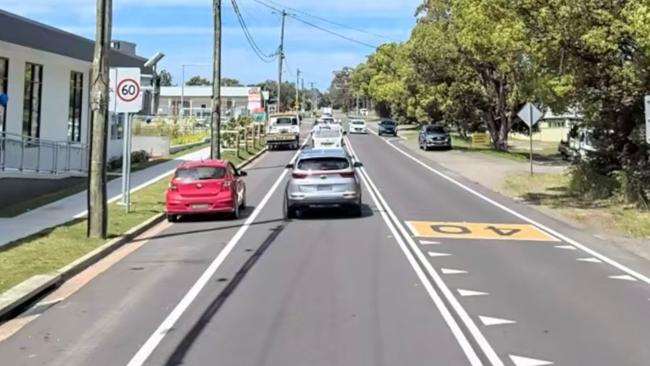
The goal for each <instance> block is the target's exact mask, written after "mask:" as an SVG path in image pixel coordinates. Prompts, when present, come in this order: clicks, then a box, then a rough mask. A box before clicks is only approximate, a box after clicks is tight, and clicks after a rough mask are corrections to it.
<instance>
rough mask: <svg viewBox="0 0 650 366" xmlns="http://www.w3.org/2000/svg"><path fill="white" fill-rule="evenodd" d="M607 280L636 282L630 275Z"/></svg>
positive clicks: (612, 277)
mask: <svg viewBox="0 0 650 366" xmlns="http://www.w3.org/2000/svg"><path fill="white" fill-rule="evenodd" d="M609 278H611V279H613V280H623V281H630V282H636V281H637V279H636V278H634V277H632V276H630V275H620V276H609Z"/></svg>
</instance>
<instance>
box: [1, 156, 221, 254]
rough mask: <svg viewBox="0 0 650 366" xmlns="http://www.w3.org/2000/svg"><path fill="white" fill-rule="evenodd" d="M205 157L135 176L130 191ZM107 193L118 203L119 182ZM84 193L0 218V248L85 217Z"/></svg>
mask: <svg viewBox="0 0 650 366" xmlns="http://www.w3.org/2000/svg"><path fill="white" fill-rule="evenodd" d="M208 155H209V148H205V149H202V150H199V151H195V152H192V153H189V154H187V155H183V156H181V157H178V158H176V159H174V160H170V161H167V162H165V163H161V164H158V165H155V166H152V167H150V168H147V169H143V170H140V171H137V172H134V173H133V174H132V175H131V189H132V190H133V189H136V188H138V187H139V186H141V185H146V184H147V183H151V182H152V181H155V180H157V179H159V178H161V177H163V176H164V175H166V174H169V173H171V172H172V171H173V170H174V168H176V166H177V165H178V164H180V163H181V162H183V161H185V160H199V159H203V158H207V157H208ZM106 191H107V196H108V199H109V200H116V199H119V198H120V197H121V195H122V178H120V179H114V180H112V181H110V182H109V183H108V184H107V187H106ZM86 192H87V191H85V190H84V191H83V192H79V193H77V194H75V195H72V196H69V197H66V198H63V199H61V200H59V201H56V202H53V203H50V204H48V205H45V206H42V207H39V208H37V209H35V210H32V211H30V212H26V213H24V214H22V215H19V216H16V217H11V218H0V247H2V246H5V245H7V244H9V243H11V242H13V241H16V240H18V239H22V238H24V237H27V236H30V235H33V234H36V233H38V232H40V231H42V230H45V229H48V228H51V227H54V226H57V225H61V224H63V223H65V222H68V221H70V220H72V219H74V218H79V217H83V216H85V215H86V212H87V211H86V208H87V202H86V201H87V200H86V199H87V193H86Z"/></svg>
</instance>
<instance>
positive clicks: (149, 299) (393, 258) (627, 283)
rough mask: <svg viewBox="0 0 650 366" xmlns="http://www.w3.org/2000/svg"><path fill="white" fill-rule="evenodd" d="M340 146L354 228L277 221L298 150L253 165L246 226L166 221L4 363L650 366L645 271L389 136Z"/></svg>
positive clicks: (36, 324)
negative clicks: (360, 193) (355, 213)
mask: <svg viewBox="0 0 650 366" xmlns="http://www.w3.org/2000/svg"><path fill="white" fill-rule="evenodd" d="M307 128H308V126H305V131H306V130H307ZM393 140H394V141H393ZM348 145H349V146H350V147H351V149H350V150H351V152H352V153H353V154H354V155H355V156H357V157H358V159H359V160H360V161H362V162H363V163H364V165H365V168H364V169H363V171H362V173H361V175H362V177H363V184H364V204H365V205H364V210H363V216H362V217H361V218H351V217H347V216H345V215H341V214H339V213H338V212H335V211H322V212H314V213H311V214H308V215H306V216H305V217H302V218H301V219H298V220H292V221H285V220H283V219H282V194H283V188H284V185H285V183H286V179H287V178H286V172H285V171H284V166H285V165H286V164H287V163H288V162H289V161H290V160H291V159H292V157H293V155H294V153H295V152H293V151H273V152H270V153H268V154H266V155H265V156H264V157H263V158H261V159H260V160H259V161H258V162H257V163H255V165H253V166H252V167H250V168H248V169H246V170H247V171H248V173H249V176H248V177H247V178H246V179H247V186H248V200H247V201H248V205H249V206H250V207H249V208H248V209H247V210H246V214H245V215H244V217H243V218H242V219H241V220H239V221H227V220H225V219H220V218H207V219H202V220H186V221H184V222H181V223H176V224H173V225H170V224H163V225H162V226H161V227H160V228H159V230H157V231H156V232H155V233H154V234H152V235H149V236H146V237H145V238H141V239H140V240H139V241H137V242H135V243H133V244H131V245H132V246H134V247H133V251H132V252H131V253H129V254H127V255H125V256H124V258H123V259H121V260H116V261H115V263H114V264H112V265H111V266H107V269H106V270H105V271H103V272H101V273H100V274H98V275H97V276H96V277H94V278H93V279H91V280H89V282H88V283H87V284H86V285H85V286H80V288H79V289H78V290H77V291H76V292H72V293H71V294H69V295H67V296H62V297H61V298H60V299H56V301H54V302H53V303H50V304H47V306H41V308H42V309H41V310H42V311H33V312H32V314H33V313H37V315H38V316H33V319H30V320H31V321H29V322H25V323H26V324H25V325H24V326H21V327H20V329H19V330H17V331H16V333H15V334H14V335H13V336H11V337H9V338H8V339H6V340H4V341H2V342H0V364H1V365H5V364H6V365H12V366H13V365H66V366H74V365H97V366H102V365H107V366H108V365H111V366H113V365H129V366H136V365H142V364H146V365H181V364H182V365H220V366H221V365H224V366H231V365H233V366H234V365H242V366H244V365H245V366H249V365H278V366H287V365H323V366H326V365H327V366H330V365H355V366H356V365H390V366H394V365H404V366H406V365H425V364H427V365H445V366H447V365H518V366H534V365H547V364H555V365H580V366H582V365H602V366H613V365H645V366H647V365H648V364H649V362H650V361H649V360H650V316H649V315H650V301H649V298H650V287H649V283H648V279H647V277H645V276H644V274H647V273H650V266H648V264H647V263H645V262H643V261H638V260H637V259H635V258H629V257H627V256H626V255H625V254H621V253H616V252H610V251H609V250H611V249H609V248H607V246H606V244H605V243H599V242H597V240H596V239H593V238H592V237H589V236H587V235H584V234H583V233H579V232H575V230H573V229H571V228H569V227H565V226H564V225H563V224H562V223H560V222H557V221H555V220H554V219H552V218H548V217H544V216H543V215H541V214H539V213H537V212H533V211H531V210H528V209H527V208H526V207H524V206H521V205H519V204H516V203H514V202H511V201H509V200H507V199H505V198H503V197H500V196H498V195H496V194H494V193H491V192H487V191H485V190H482V189H480V188H479V187H476V186H475V185H471V184H470V183H467V182H464V181H463V180H462V179H460V178H458V177H455V176H451V175H449V174H448V173H447V172H444V171H443V170H441V169H440V168H439V167H437V166H436V165H434V164H433V163H432V162H429V161H426V160H417V159H420V158H419V157H418V158H415V155H414V154H411V153H409V152H408V150H406V148H404V147H403V146H401V145H400V144H399V141H398V139H392V138H389V139H384V138H379V137H377V136H375V135H373V134H370V135H365V136H357V135H355V136H350V138H349V143H348ZM508 210H509V211H508ZM590 248H591V249H590ZM603 248H607V249H605V250H604V251H603V250H601V249H603ZM592 249H593V250H592ZM594 250H595V251H594ZM6 326H7V325H5V326H4V327H6ZM1 331H2V326H0V333H1Z"/></svg>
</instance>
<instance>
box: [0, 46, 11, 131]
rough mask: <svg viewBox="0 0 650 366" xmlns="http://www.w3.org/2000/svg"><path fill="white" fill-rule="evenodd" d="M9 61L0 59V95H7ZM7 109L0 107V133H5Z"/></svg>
mask: <svg viewBox="0 0 650 366" xmlns="http://www.w3.org/2000/svg"><path fill="white" fill-rule="evenodd" d="M8 88H9V59H6V58H4V57H0V94H8V91H7V89H8ZM6 121H7V107H4V106H2V105H0V131H6V128H7V126H6Z"/></svg>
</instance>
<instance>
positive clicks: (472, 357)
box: [346, 137, 504, 366]
mask: <svg viewBox="0 0 650 366" xmlns="http://www.w3.org/2000/svg"><path fill="white" fill-rule="evenodd" d="M346 140H348V141H347V142H348V144H347V146H348V148H349V150H350V153H351V154H352V156H353V157H354V158H355V159H356V160H357V161H359V157H358V155H357V154H356V152H355V151H354V148H353V147H352V144H351V143H350V141H349V139H348V138H347V137H346ZM359 171H360V173H361V174H360V177H361V179H362V181H363V183H364V185H365V186H366V188H368V191H369V192H370V194H371V196H372V199H373V201H374V202H375V205H377V206H378V207H383V209H384V210H383V211H381V212H380V213H381V215H382V218H383V219H384V222H385V223H386V225H387V226H388V227H389V228H390V229H391V231H392V232H393V233H394V234H395V239H396V240H397V242H398V244H399V245H400V248H402V251H403V252H404V254H405V255H406V257H407V258H408V260H409V263H411V266H412V267H413V269H414V270H415V272H416V273H417V274H418V277H419V276H420V275H422V276H424V274H423V273H422V269H421V268H420V266H419V265H418V262H417V261H416V260H415V259H414V258H413V253H415V256H417V258H418V260H419V262H420V263H421V265H422V266H423V267H424V269H426V271H427V273H428V274H429V276H431V278H432V279H433V280H434V282H435V283H436V285H437V286H438V288H439V289H440V291H441V292H442V295H443V296H444V297H445V299H446V300H447V301H448V302H449V304H450V305H451V307H452V309H453V310H454V312H455V313H456V314H457V315H458V316H459V317H460V319H461V321H462V322H463V324H464V325H465V327H466V328H467V330H468V331H469V333H470V334H471V335H472V337H473V338H474V340H475V342H476V343H477V344H478V346H479V347H480V348H481V349H482V350H483V353H484V354H485V356H486V357H487V359H488V360H489V361H490V364H492V365H493V366H504V364H503V361H502V360H501V359H500V358H499V355H497V353H496V352H495V351H494V349H493V348H492V346H491V345H490V344H489V343H488V341H487V339H485V336H483V334H482V333H481V331H480V329H479V328H478V326H477V325H476V323H474V320H472V318H471V317H470V316H469V314H467V311H465V309H464V308H463V307H462V306H461V304H460V302H459V301H458V300H457V299H456V297H455V296H454V294H453V292H452V291H451V290H450V289H449V287H448V286H447V284H445V282H444V281H443V280H442V278H441V277H440V275H439V274H438V273H437V272H436V270H435V269H434V268H433V266H432V265H431V263H430V262H429V261H428V260H427V258H426V257H425V256H424V254H423V253H422V251H420V249H419V248H418V246H417V243H416V242H415V241H414V240H413V239H412V238H411V237H410V234H409V232H408V230H407V229H406V228H405V227H404V226H403V225H402V222H401V221H400V220H399V219H398V218H397V216H396V215H395V213H394V212H393V210H392V209H391V208H390V206H389V205H388V203H387V202H386V200H385V199H384V197H383V196H382V195H381V193H379V192H380V191H379V189H378V188H377V186H376V185H375V183H374V182H373V181H372V179H370V176H369V175H368V173H367V172H366V170H365V168H360V169H359ZM397 231H399V233H401V234H402V236H401V237H400V236H399V234H398V232H397ZM402 237H403V238H404V240H402ZM404 241H405V242H406V243H407V244H408V247H410V248H411V250H409V249H408V248H407V247H406V245H404ZM421 281H422V283H423V285H424V286H425V288H426V289H427V291H428V292H429V296H431V298H432V299H433V300H434V303H435V304H436V306H437V307H438V311H440V314H441V315H442V317H443V318H444V319H445V322H446V323H447V325H448V326H449V328H450V329H451V331H452V333H453V334H454V336H455V337H456V340H457V341H458V343H459V344H460V346H461V348H462V349H463V351H464V352H465V355H466V356H467V358H468V359H469V361H470V362H471V364H472V365H483V363H482V362H481V360H480V359H478V357H477V356H476V352H475V351H474V349H473V348H472V346H471V345H470V344H469V342H468V341H467V338H466V337H465V334H464V333H463V332H462V330H461V329H460V327H459V326H458V323H456V320H455V319H454V318H453V316H452V315H451V314H450V310H449V309H447V306H446V305H445V304H444V303H443V302H442V300H441V299H440V296H439V295H438V293H437V292H436V290H435V289H434V288H433V286H432V284H431V283H430V282H429V281H428V280H427V279H426V276H424V277H423V278H422V277H421Z"/></svg>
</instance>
